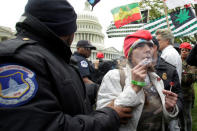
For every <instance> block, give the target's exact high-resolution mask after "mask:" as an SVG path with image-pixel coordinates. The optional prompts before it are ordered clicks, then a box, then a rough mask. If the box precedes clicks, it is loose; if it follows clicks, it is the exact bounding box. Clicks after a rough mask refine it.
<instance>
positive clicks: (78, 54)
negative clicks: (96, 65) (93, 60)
mask: <svg viewBox="0 0 197 131" xmlns="http://www.w3.org/2000/svg"><path fill="white" fill-rule="evenodd" d="M74 55H77V56H80V57H84V58H85V59H86V57H85V56H84V55H82V54H80V53H78V52H74Z"/></svg>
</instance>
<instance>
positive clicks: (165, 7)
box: [163, 0, 171, 30]
mask: <svg viewBox="0 0 197 131" xmlns="http://www.w3.org/2000/svg"><path fill="white" fill-rule="evenodd" d="M164 1H165V0H163V5H164V11H165V16H166V21H167V25H168V29H169V30H171V29H170V24H169V20H168V9H167V6H166V3H165V2H164Z"/></svg>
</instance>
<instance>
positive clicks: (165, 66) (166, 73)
mask: <svg viewBox="0 0 197 131" xmlns="http://www.w3.org/2000/svg"><path fill="white" fill-rule="evenodd" d="M155 69H156V73H157V74H158V75H159V76H160V78H161V79H162V80H163V82H164V88H165V89H166V90H170V82H173V83H174V86H173V87H172V92H174V93H176V94H178V100H177V106H178V108H179V111H181V110H182V108H183V105H182V103H183V94H182V90H181V85H180V81H179V77H178V73H177V70H176V68H175V67H174V66H173V65H171V64H169V63H168V62H166V61H165V60H164V59H163V58H161V57H160V56H159V57H158V60H157V65H156V66H155Z"/></svg>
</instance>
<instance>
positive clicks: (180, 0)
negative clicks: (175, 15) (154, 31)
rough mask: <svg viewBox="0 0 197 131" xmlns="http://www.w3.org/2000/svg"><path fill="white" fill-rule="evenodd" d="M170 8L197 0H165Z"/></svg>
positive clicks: (196, 0)
mask: <svg viewBox="0 0 197 131" xmlns="http://www.w3.org/2000/svg"><path fill="white" fill-rule="evenodd" d="M164 1H165V3H166V5H167V7H168V8H169V9H174V8H176V7H180V6H184V5H186V4H191V3H194V1H195V2H196V3H197V0H164Z"/></svg>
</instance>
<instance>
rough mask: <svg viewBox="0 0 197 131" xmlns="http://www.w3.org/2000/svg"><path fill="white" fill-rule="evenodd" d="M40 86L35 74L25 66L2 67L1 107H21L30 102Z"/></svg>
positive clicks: (7, 65) (0, 77)
mask: <svg viewBox="0 0 197 131" xmlns="http://www.w3.org/2000/svg"><path fill="white" fill-rule="evenodd" d="M37 89H38V85H37V82H36V79H35V73H34V72H32V71H31V70H29V69H27V68H26V67H24V66H20V65H15V64H1V65H0V107H13V106H19V105H22V104H25V103H27V102H28V101H30V100H31V99H32V98H33V97H34V96H35V94H36V92H37Z"/></svg>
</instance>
